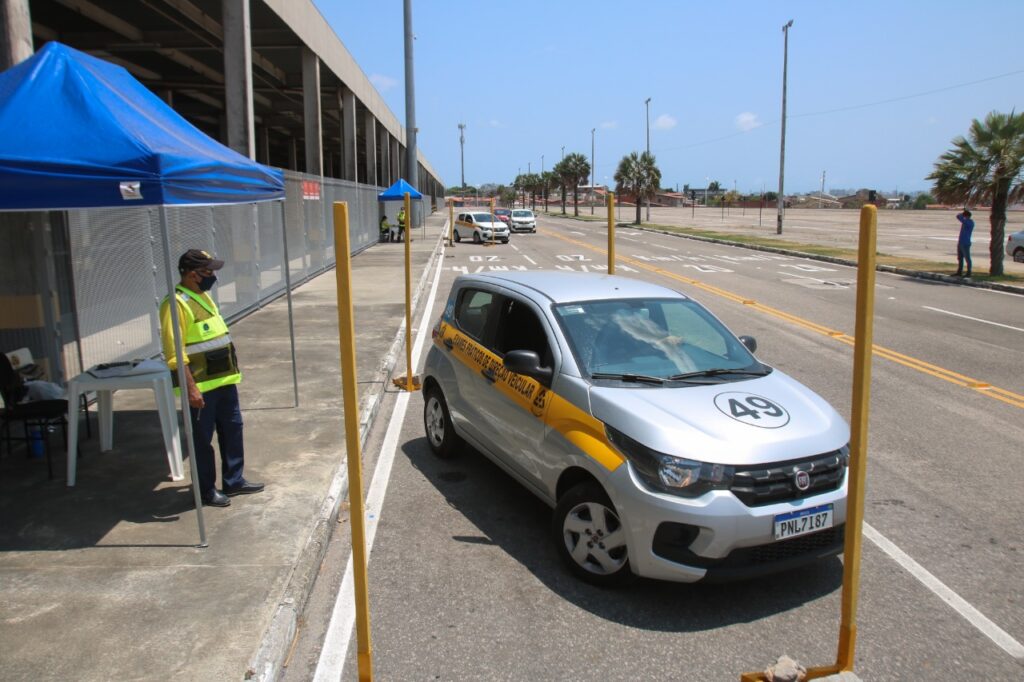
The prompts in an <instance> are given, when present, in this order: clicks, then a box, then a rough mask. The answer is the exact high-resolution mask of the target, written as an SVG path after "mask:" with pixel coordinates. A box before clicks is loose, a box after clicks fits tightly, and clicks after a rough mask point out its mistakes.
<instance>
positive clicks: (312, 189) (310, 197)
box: [302, 180, 320, 201]
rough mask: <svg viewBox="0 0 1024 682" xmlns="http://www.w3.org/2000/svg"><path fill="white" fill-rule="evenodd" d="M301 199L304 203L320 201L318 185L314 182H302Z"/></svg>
mask: <svg viewBox="0 0 1024 682" xmlns="http://www.w3.org/2000/svg"><path fill="white" fill-rule="evenodd" d="M302 198H303V200H305V201H320V183H319V182H317V181H316V180H303V181H302Z"/></svg>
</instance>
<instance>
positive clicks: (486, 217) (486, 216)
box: [473, 213, 494, 223]
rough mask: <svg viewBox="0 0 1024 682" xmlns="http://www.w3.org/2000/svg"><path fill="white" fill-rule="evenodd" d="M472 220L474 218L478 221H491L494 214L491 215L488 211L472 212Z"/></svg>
mask: <svg viewBox="0 0 1024 682" xmlns="http://www.w3.org/2000/svg"><path fill="white" fill-rule="evenodd" d="M473 220H475V221H476V222H478V223H493V222H494V216H492V215H491V214H490V213H474V214H473Z"/></svg>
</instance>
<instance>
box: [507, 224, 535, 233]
mask: <svg viewBox="0 0 1024 682" xmlns="http://www.w3.org/2000/svg"><path fill="white" fill-rule="evenodd" d="M511 227H512V231H513V232H533V231H534V230H536V229H537V223H512V226H511Z"/></svg>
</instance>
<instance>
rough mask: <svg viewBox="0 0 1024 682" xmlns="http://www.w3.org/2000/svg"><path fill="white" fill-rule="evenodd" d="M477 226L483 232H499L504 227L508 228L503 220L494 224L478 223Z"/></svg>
mask: <svg viewBox="0 0 1024 682" xmlns="http://www.w3.org/2000/svg"><path fill="white" fill-rule="evenodd" d="M476 225H477V227H479V228H480V229H482V230H498V229H501V228H503V227H508V226H507V225H505V223H504V221H501V220H499V221H497V222H494V223H476Z"/></svg>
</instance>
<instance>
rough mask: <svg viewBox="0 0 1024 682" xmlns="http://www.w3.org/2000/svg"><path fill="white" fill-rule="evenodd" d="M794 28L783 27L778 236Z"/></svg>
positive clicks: (782, 195) (782, 201) (780, 229)
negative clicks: (789, 69) (788, 83)
mask: <svg viewBox="0 0 1024 682" xmlns="http://www.w3.org/2000/svg"><path fill="white" fill-rule="evenodd" d="M792 26H793V20H792V19H790V20H789V21H788V22H786V24H785V25H783V27H782V36H783V37H782V141H781V143H780V147H779V196H778V199H776V205H777V208H778V213H777V217H776V229H775V233H776V234H782V213H783V210H784V206H785V204H786V200H785V198H784V197H785V195H784V194H783V177H784V171H785V169H786V70H787V69H788V67H789V29H790V27H792Z"/></svg>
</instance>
